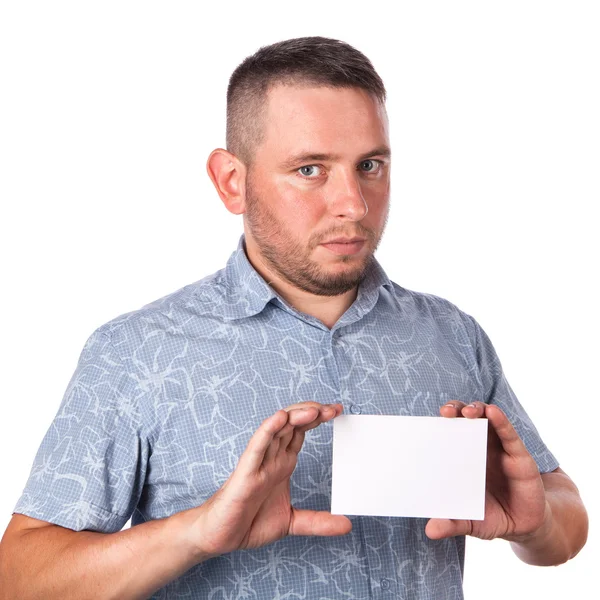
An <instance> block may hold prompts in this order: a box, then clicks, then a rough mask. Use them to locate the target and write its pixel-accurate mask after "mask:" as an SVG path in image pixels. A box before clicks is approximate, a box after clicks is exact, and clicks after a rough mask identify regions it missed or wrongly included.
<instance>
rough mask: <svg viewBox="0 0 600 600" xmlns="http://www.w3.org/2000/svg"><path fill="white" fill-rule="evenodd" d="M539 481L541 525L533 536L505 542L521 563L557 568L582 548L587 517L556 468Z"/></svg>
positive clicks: (567, 480) (569, 483)
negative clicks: (541, 489)
mask: <svg viewBox="0 0 600 600" xmlns="http://www.w3.org/2000/svg"><path fill="white" fill-rule="evenodd" d="M541 477H542V481H543V482H544V488H545V490H546V511H545V516H544V523H543V525H542V526H541V527H540V528H539V529H538V530H537V531H536V532H534V533H532V534H529V535H528V536H521V537H518V538H516V539H509V541H510V542H511V547H512V549H513V552H514V553H515V554H516V555H517V556H518V557H519V558H520V559H521V560H522V561H523V562H526V563H528V564H530V565H540V566H548V565H558V564H561V563H565V562H567V560H569V559H571V558H573V557H574V556H576V555H577V553H578V552H579V551H580V550H581V548H583V546H584V544H585V542H586V540H587V534H588V515H587V512H586V510H585V507H584V505H583V502H582V501H581V498H580V496H579V491H578V489H577V487H576V486H575V484H574V483H573V481H572V480H571V479H570V478H569V476H568V475H567V474H566V473H565V472H564V471H563V470H562V469H561V468H560V467H559V468H557V469H555V470H554V471H552V472H550V473H543V474H542V475H541Z"/></svg>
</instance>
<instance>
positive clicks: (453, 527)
mask: <svg viewBox="0 0 600 600" xmlns="http://www.w3.org/2000/svg"><path fill="white" fill-rule="evenodd" d="M472 531H473V524H472V523H471V521H465V520H459V519H429V521H428V522H427V525H426V526H425V534H426V535H427V537H428V538H429V539H432V540H441V539H442V538H448V537H453V536H455V535H471V532H472Z"/></svg>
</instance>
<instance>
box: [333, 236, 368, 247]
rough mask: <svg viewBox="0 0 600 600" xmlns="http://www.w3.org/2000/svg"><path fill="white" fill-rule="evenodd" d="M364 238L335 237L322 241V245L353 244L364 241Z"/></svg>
mask: <svg viewBox="0 0 600 600" xmlns="http://www.w3.org/2000/svg"><path fill="white" fill-rule="evenodd" d="M364 241H365V239H364V238H360V237H353V238H335V239H333V240H329V241H327V242H323V245H324V246H325V245H326V244H354V243H356V242H364Z"/></svg>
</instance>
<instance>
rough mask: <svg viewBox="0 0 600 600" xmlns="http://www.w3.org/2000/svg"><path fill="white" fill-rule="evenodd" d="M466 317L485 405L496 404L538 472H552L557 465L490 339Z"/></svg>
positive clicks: (472, 319)
mask: <svg viewBox="0 0 600 600" xmlns="http://www.w3.org/2000/svg"><path fill="white" fill-rule="evenodd" d="M467 316H468V317H469V319H470V321H471V322H472V324H473V326H474V328H475V345H476V357H477V366H478V371H479V375H480V378H481V383H482V386H483V394H484V401H485V402H486V403H487V404H496V405H498V406H499V407H500V408H501V409H502V411H503V412H504V414H505V415H506V416H507V417H508V420H509V421H510V422H511V424H512V425H513V427H514V428H515V429H516V431H517V433H518V434H519V436H520V438H521V439H522V440H523V443H524V444H525V447H526V448H527V450H528V452H529V453H530V454H531V456H532V457H533V458H534V460H535V462H536V463H537V465H538V469H539V471H540V473H548V472H550V471H553V470H554V469H556V468H557V467H558V466H559V463H558V461H557V460H556V458H555V457H554V455H553V454H552V453H551V452H550V450H549V449H548V448H547V447H546V444H544V442H543V441H542V438H541V437H540V434H539V433H538V431H537V429H536V428H535V426H534V424H533V422H532V421H531V419H530V418H529V416H528V415H527V413H526V412H525V409H524V408H523V406H521V403H520V402H519V400H518V398H517V396H516V395H515V393H514V392H513V390H512V388H511V387H510V385H509V383H508V381H507V380H506V377H505V375H504V371H503V370H502V365H501V363H500V359H499V358H498V355H497V354H496V351H495V349H494V346H493V345H492V342H491V340H490V338H489V337H488V336H487V334H486V333H485V331H484V330H483V328H482V327H481V326H480V325H479V323H477V321H476V320H475V319H474V318H473V317H471V316H470V315H467Z"/></svg>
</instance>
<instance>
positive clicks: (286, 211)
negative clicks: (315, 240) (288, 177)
mask: <svg viewBox="0 0 600 600" xmlns="http://www.w3.org/2000/svg"><path fill="white" fill-rule="evenodd" d="M275 206H277V210H278V214H280V215H283V217H284V219H285V221H286V222H288V223H290V225H291V226H292V227H294V228H296V229H300V228H301V227H302V225H310V224H312V223H315V222H317V221H319V220H320V219H321V218H322V216H323V214H324V213H325V212H326V210H327V203H326V198H325V193H324V192H323V190H316V189H314V190H311V189H307V188H306V187H300V186H299V185H294V184H290V183H287V184H282V185H281V186H279V187H278V190H277V195H276V204H275Z"/></svg>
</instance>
